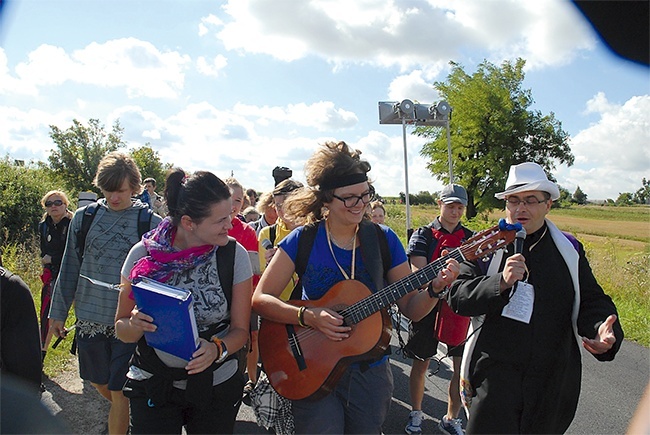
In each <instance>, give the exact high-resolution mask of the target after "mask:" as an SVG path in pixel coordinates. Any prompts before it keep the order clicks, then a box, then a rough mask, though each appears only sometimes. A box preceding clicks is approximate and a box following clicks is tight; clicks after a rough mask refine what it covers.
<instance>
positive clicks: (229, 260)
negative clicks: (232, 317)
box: [216, 237, 237, 307]
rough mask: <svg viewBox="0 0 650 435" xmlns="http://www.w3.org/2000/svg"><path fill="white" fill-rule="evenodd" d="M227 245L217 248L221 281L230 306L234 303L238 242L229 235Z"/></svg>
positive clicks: (218, 270)
mask: <svg viewBox="0 0 650 435" xmlns="http://www.w3.org/2000/svg"><path fill="white" fill-rule="evenodd" d="M228 238H229V239H230V240H228V244H227V245H226V246H219V248H218V249H217V255H216V257H217V272H218V273H219V282H220V283H221V288H222V289H223V292H224V294H225V295H226V301H227V302H228V307H230V305H231V303H232V286H233V279H234V276H235V248H236V247H237V242H236V241H235V239H233V238H232V237H228Z"/></svg>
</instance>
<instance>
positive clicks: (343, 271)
mask: <svg viewBox="0 0 650 435" xmlns="http://www.w3.org/2000/svg"><path fill="white" fill-rule="evenodd" d="M325 231H326V233H327V244H328V245H329V247H330V252H331V253H332V258H334V262H335V263H336V265H337V266H338V267H339V270H340V271H341V273H342V274H343V276H344V277H345V279H354V266H355V264H354V263H355V258H356V251H357V231H359V225H357V227H356V228H355V229H354V242H353V243H352V267H350V272H351V276H348V274H347V273H345V270H343V268H342V267H341V265H340V264H339V261H338V260H337V259H336V255H334V248H332V236H331V235H330V226H329V225H328V223H327V222H325Z"/></svg>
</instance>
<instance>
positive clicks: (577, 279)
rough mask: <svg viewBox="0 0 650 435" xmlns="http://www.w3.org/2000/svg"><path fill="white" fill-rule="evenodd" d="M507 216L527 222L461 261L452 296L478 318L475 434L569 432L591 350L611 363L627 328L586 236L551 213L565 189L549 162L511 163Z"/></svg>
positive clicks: (472, 384) (467, 393)
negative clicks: (520, 233)
mask: <svg viewBox="0 0 650 435" xmlns="http://www.w3.org/2000/svg"><path fill="white" fill-rule="evenodd" d="M495 196H496V197H497V198H498V199H503V200H505V204H506V220H507V221H508V223H510V224H517V223H518V224H521V225H522V226H523V228H524V229H525V230H526V234H527V235H526V238H525V240H524V242H523V248H522V251H521V253H515V252H514V249H513V247H512V246H509V247H508V250H507V252H505V253H504V252H503V251H500V252H498V253H497V254H495V255H494V256H493V257H492V259H491V261H490V262H489V263H485V262H482V261H480V260H479V261H477V262H464V263H462V264H461V268H460V274H459V276H458V279H457V280H456V281H455V282H454V283H453V284H452V286H451V291H450V293H449V295H448V302H449V304H450V305H451V307H452V309H454V311H456V312H457V313H458V314H461V315H465V316H473V319H472V325H471V327H470V331H472V330H473V331H475V333H474V334H473V335H471V337H470V340H469V341H468V342H467V344H466V345H465V352H464V354H463V362H462V367H461V372H462V374H461V397H462V398H463V402H464V405H465V407H466V410H467V411H468V415H469V421H468V425H467V433H468V434H470V433H564V432H565V431H566V430H567V428H568V427H569V425H570V424H571V421H572V420H573V417H574V415H575V411H576V407H577V404H578V397H579V395H580V381H581V370H582V367H581V355H580V352H581V349H580V347H584V348H585V349H586V350H587V351H588V352H589V353H591V354H593V355H594V357H595V358H596V359H598V360H599V361H611V360H612V359H613V358H614V356H615V354H616V352H617V351H618V349H619V348H620V346H621V342H622V340H623V330H622V328H621V325H620V323H619V321H618V320H617V312H616V307H615V306H614V303H613V302H612V300H611V298H610V297H609V296H607V295H606V294H605V293H604V292H603V289H602V288H601V287H600V285H598V283H597V282H596V278H595V277H594V275H593V273H592V271H591V268H590V266H589V262H588V261H587V258H586V256H585V252H584V249H583V247H582V244H580V242H578V241H577V240H576V239H575V238H574V237H573V236H571V235H569V234H566V233H563V232H562V231H560V230H559V229H558V228H557V227H556V226H555V225H554V224H553V223H552V222H551V221H550V220H549V219H547V217H546V215H547V214H548V212H549V211H550V210H551V205H552V204H553V201H554V200H557V199H558V198H559V197H560V191H559V189H558V186H557V185H556V184H555V183H554V182H552V181H550V180H549V179H548V178H547V176H546V174H545V172H544V170H543V169H542V167H541V166H539V165H538V164H536V163H522V164H519V165H514V166H512V167H510V172H509V175H508V180H507V182H506V189H505V190H504V191H503V192H500V193H497V194H496V195H495Z"/></svg>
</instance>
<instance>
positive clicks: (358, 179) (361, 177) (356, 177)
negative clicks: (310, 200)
mask: <svg viewBox="0 0 650 435" xmlns="http://www.w3.org/2000/svg"><path fill="white" fill-rule="evenodd" d="M364 181H368V176H367V175H366V173H365V172H357V173H354V174H348V175H343V176H341V177H334V178H331V179H328V180H325V181H323V182H322V183H321V184H320V185H319V186H318V187H319V190H321V191H322V190H333V189H337V188H339V187H344V186H351V185H353V184H359V183H363V182H364Z"/></svg>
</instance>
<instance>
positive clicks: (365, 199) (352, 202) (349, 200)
mask: <svg viewBox="0 0 650 435" xmlns="http://www.w3.org/2000/svg"><path fill="white" fill-rule="evenodd" d="M332 196H333V197H334V198H336V199H338V200H339V201H342V202H343V205H345V206H346V207H347V208H352V207H356V206H357V204H359V201H361V202H362V203H363V205H366V204H368V203H369V202H370V201H372V200H373V199H374V198H375V189H373V188H371V189H370V190H369V191H367V192H366V193H364V194H363V195H361V196H356V195H352V196H348V197H346V198H341V197H340V196H338V195H334V194H332Z"/></svg>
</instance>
